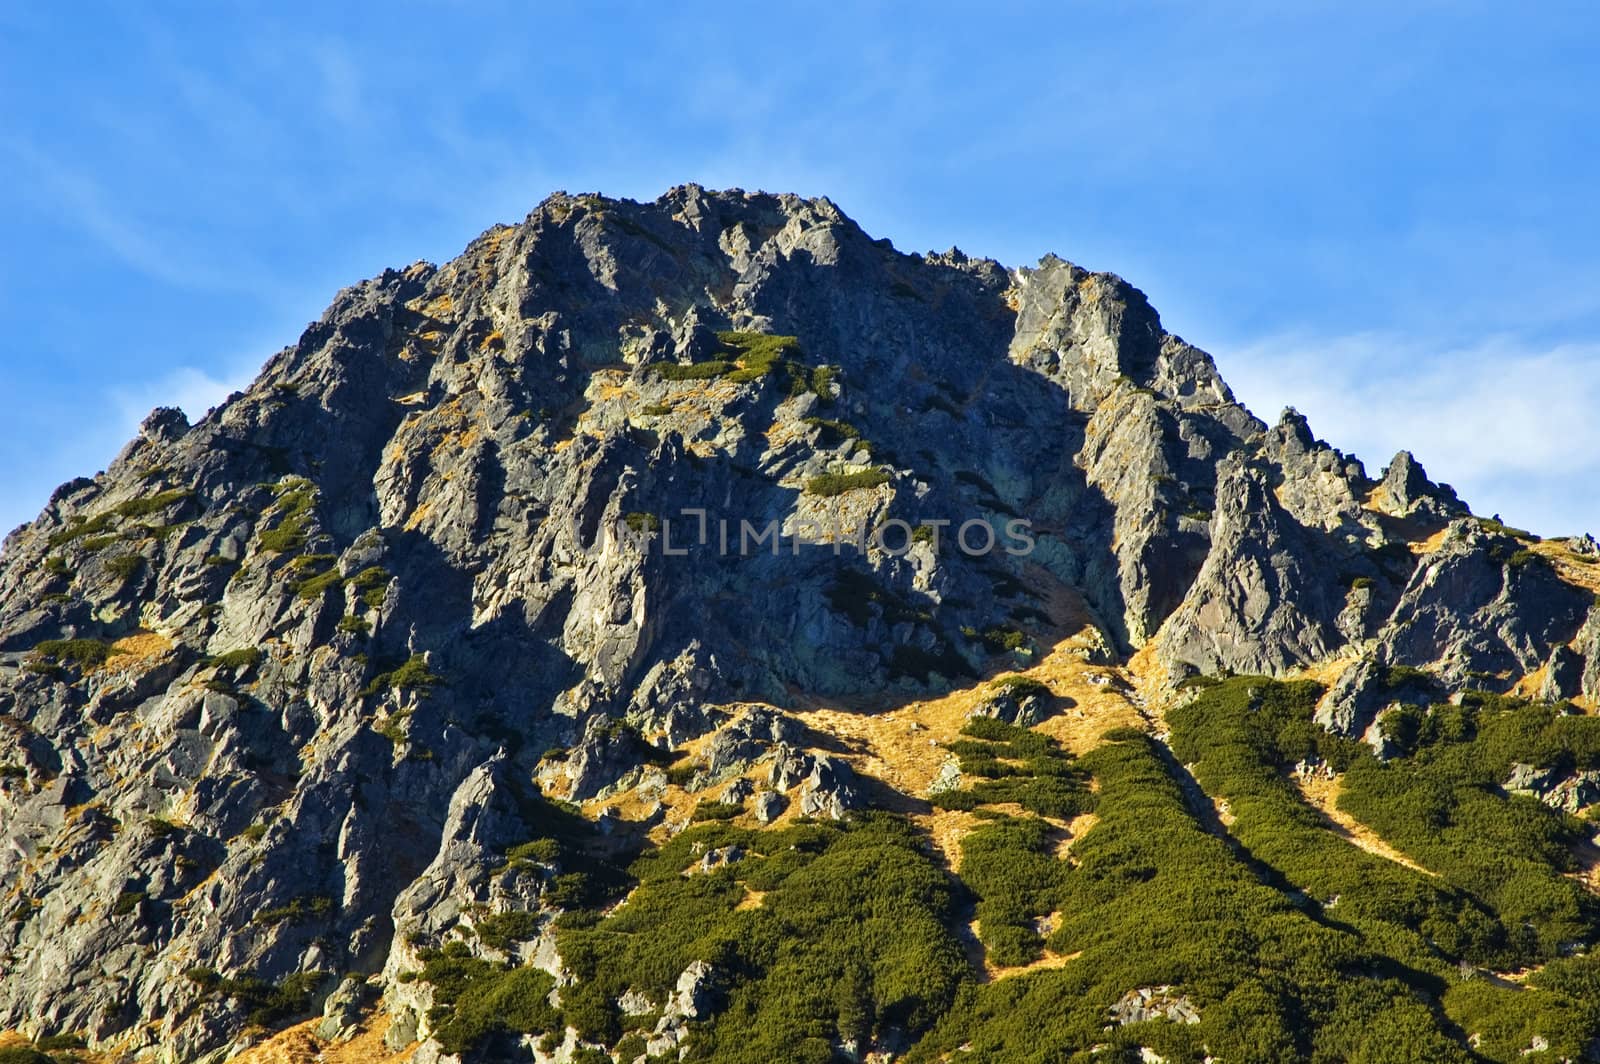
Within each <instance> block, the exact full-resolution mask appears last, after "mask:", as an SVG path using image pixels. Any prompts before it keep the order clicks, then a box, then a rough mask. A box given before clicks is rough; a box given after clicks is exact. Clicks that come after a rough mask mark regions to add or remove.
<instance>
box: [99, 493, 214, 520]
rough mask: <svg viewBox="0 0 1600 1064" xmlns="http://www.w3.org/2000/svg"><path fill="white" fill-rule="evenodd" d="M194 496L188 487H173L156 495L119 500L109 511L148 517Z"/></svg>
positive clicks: (128, 515) (119, 514)
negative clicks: (124, 500) (125, 500)
mask: <svg viewBox="0 0 1600 1064" xmlns="http://www.w3.org/2000/svg"><path fill="white" fill-rule="evenodd" d="M193 497H194V492H192V491H190V490H189V489H188V488H174V489H172V490H171V491H163V492H161V493H160V494H158V495H147V496H145V497H144V498H141V499H129V500H128V501H127V502H119V503H117V505H115V506H113V507H112V508H111V512H112V513H114V514H116V515H117V516H119V517H149V516H150V515H151V514H155V513H160V512H162V511H163V510H167V509H170V508H171V507H173V506H176V505H177V504H178V503H180V502H184V501H185V500H187V499H191V498H193Z"/></svg>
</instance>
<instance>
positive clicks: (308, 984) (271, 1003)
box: [184, 968, 327, 1027]
mask: <svg viewBox="0 0 1600 1064" xmlns="http://www.w3.org/2000/svg"><path fill="white" fill-rule="evenodd" d="M184 975H185V976H186V977H187V978H188V979H189V981H190V982H192V983H194V984H196V985H197V986H199V987H201V988H202V989H203V990H206V991H208V992H211V993H215V994H217V995H218V996H220V997H225V998H230V999H232V1000H234V1001H236V1002H238V1003H239V1004H240V1005H243V1006H244V1007H245V1009H246V1010H247V1012H246V1019H247V1020H248V1021H249V1022H250V1023H251V1024H253V1025H255V1026H257V1027H271V1026H273V1025H275V1024H277V1023H279V1022H281V1021H283V1020H285V1019H288V1018H290V1017H293V1016H297V1015H301V1014H303V1013H305V1012H307V1011H308V1010H309V1009H310V1008H311V998H312V995H313V994H315V993H316V989H317V987H318V985H320V984H321V983H322V981H323V980H324V979H325V978H327V976H326V975H325V974H324V973H322V972H318V971H309V972H296V973H295V974H293V975H290V976H287V977H285V978H284V979H283V980H281V981H279V982H277V983H272V982H268V981H267V980H265V979H261V978H258V977H256V976H253V975H240V976H237V977H234V978H223V977H222V976H220V975H218V974H217V973H216V972H215V971H214V970H212V969H210V968H190V969H189V970H188V971H186V972H185V973H184Z"/></svg>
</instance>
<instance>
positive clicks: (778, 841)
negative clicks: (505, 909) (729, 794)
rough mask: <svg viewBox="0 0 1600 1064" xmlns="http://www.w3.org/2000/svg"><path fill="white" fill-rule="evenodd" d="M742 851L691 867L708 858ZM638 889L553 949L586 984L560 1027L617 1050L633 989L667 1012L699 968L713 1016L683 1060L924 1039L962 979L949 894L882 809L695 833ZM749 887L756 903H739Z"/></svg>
mask: <svg viewBox="0 0 1600 1064" xmlns="http://www.w3.org/2000/svg"><path fill="white" fill-rule="evenodd" d="M727 846H738V847H741V848H742V850H743V851H744V854H745V856H744V857H743V858H742V859H740V860H736V861H733V862H730V863H727V864H724V865H721V866H719V867H717V868H715V869H713V870H712V871H710V872H699V871H695V872H694V873H693V874H689V875H685V874H684V873H685V871H686V870H688V869H690V868H691V867H693V866H696V865H697V864H698V862H699V854H700V853H702V852H704V851H705V850H707V849H709V848H717V847H727ZM632 872H633V875H634V876H635V877H636V878H637V879H638V881H639V883H638V886H637V887H636V888H635V890H634V891H633V893H632V894H631V895H630V896H629V899H628V903H627V904H626V905H624V906H622V907H621V908H619V909H617V910H615V911H614V912H613V913H612V914H611V915H610V916H607V917H605V918H603V919H601V918H599V917H598V916H597V915H594V914H589V915H587V916H582V915H578V914H569V916H568V917H563V918H562V920H561V921H560V924H559V927H558V931H557V947H558V949H559V950H560V953H561V957H562V961H563V963H564V964H565V965H566V966H567V967H568V968H569V969H570V970H571V971H572V972H573V973H574V975H575V976H576V977H577V982H576V983H575V984H574V985H573V986H571V987H568V988H565V989H564V990H563V991H562V1013H563V1017H562V1018H563V1020H564V1022H566V1023H568V1024H571V1025H572V1026H574V1027H575V1028H577V1030H578V1032H579V1034H580V1035H581V1036H582V1037H584V1038H586V1039H589V1040H593V1041H598V1042H602V1043H604V1044H607V1045H610V1044H614V1043H615V1042H616V1041H617V1040H618V1039H620V1038H621V1037H622V1036H623V1035H624V1033H625V1028H626V1018H625V1017H624V1016H623V1015H622V1014H621V1011H620V1009H619V1008H618V1007H617V1005H616V1000H617V998H618V997H619V996H620V995H621V994H622V993H624V992H625V991H626V990H628V989H630V988H631V989H635V990H637V991H639V992H641V993H643V994H644V995H645V996H647V997H648V998H650V999H651V1000H653V1001H657V1002H661V1001H664V1000H665V999H666V996H667V995H668V994H669V993H671V992H672V991H673V990H674V988H675V987H676V985H677V980H678V977H679V975H680V974H681V973H682V972H683V971H684V970H685V969H686V968H687V967H688V966H689V964H690V963H691V962H693V961H705V962H707V963H709V964H710V965H711V966H712V968H713V970H714V973H715V976H714V979H715V980H716V987H717V991H718V993H717V995H716V996H717V997H718V998H720V1000H719V1001H718V1008H717V1010H716V1011H717V1015H716V1018H715V1021H714V1022H712V1023H710V1024H707V1025H704V1026H700V1025H697V1026H696V1027H694V1028H692V1029H691V1033H690V1036H689V1047H690V1048H689V1059H696V1060H709V1059H714V1060H718V1061H729V1062H733V1064H746V1062H748V1064H768V1062H770V1061H774V1060H783V1061H792V1062H798V1064H811V1062H814V1064H831V1062H832V1061H834V1060H836V1059H837V1057H836V1050H835V1047H836V1046H837V1045H838V1044H839V1042H841V1041H844V1040H848V1039H864V1038H865V1037H867V1036H869V1035H871V1034H872V1033H873V1032H875V1031H880V1032H881V1031H883V1030H886V1029H888V1028H899V1029H901V1030H904V1031H907V1032H909V1033H911V1034H912V1035H915V1034H917V1033H920V1032H921V1031H923V1030H926V1029H927V1028H928V1026H929V1025H930V1024H931V1023H932V1022H933V1021H934V1020H935V1018H936V1017H938V1016H939V1015H940V1014H941V1013H943V1012H944V1011H945V1010H946V1009H947V1008H948V1007H949V1006H950V1005H951V1004H952V1003H953V1002H954V1000H955V997H956V993H957V990H958V988H959V987H960V986H961V985H962V983H963V982H964V981H965V980H966V979H967V978H968V977H969V970H968V967H967V963H966V960H965V958H964V957H963V955H962V952H961V948H960V945H959V943H958V942H957V941H956V940H955V938H954V937H953V936H952V934H951V933H950V931H949V927H950V926H951V925H952V923H953V921H954V919H955V917H956V902H957V896H956V893H955V888H954V886H953V884H952V883H951V882H950V880H949V879H948V877H946V876H945V875H944V873H942V872H941V871H940V870H939V869H938V868H937V867H936V866H935V865H934V864H933V863H932V862H931V860H930V859H929V858H928V856H927V854H926V853H925V852H924V846H923V843H922V841H921V839H920V838H919V837H918V835H917V834H916V833H915V832H914V831H913V830H912V829H911V828H910V826H909V825H907V824H906V823H905V822H904V821H902V820H900V819H898V818H894V817H889V816H886V815H877V816H869V817H865V818H862V819H860V820H857V821H852V822H847V823H844V824H837V825H836V824H814V823H805V824H800V825H797V826H794V827H791V828H786V829H781V830H767V831H742V830H739V829H736V828H732V827H730V826H728V825H725V824H720V823H710V824H700V825H696V826H693V827H691V828H689V829H688V830H686V831H684V832H683V833H682V834H681V835H679V836H678V837H677V838H675V839H673V840H672V841H670V842H668V843H667V844H665V845H664V846H662V847H661V848H660V849H659V850H654V851H651V852H648V853H646V854H645V855H644V856H643V857H641V858H640V859H639V860H638V861H637V862H635V864H634V866H633V869H632ZM750 891H759V892H763V893H764V895H765V896H764V897H763V899H762V902H761V905H759V906H757V907H746V908H743V909H740V908H739V905H740V903H741V902H742V901H743V900H744V899H745V898H746V896H747V894H748V893H749V892H750Z"/></svg>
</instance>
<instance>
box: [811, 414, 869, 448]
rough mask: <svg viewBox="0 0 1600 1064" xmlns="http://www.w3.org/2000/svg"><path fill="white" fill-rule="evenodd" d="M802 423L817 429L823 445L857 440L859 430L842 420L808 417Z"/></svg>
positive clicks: (859, 435) (834, 444) (828, 445)
mask: <svg viewBox="0 0 1600 1064" xmlns="http://www.w3.org/2000/svg"><path fill="white" fill-rule="evenodd" d="M804 423H805V424H807V425H810V426H811V427H812V428H814V429H816V430H817V433H818V436H819V437H820V442H821V444H822V446H824V447H837V446H838V445H839V444H841V443H843V442H845V441H846V440H859V439H860V438H861V430H860V429H858V428H856V427H855V426H854V425H851V424H849V423H848V422H844V421H834V420H833V419H831V418H825V417H808V418H805V419H804Z"/></svg>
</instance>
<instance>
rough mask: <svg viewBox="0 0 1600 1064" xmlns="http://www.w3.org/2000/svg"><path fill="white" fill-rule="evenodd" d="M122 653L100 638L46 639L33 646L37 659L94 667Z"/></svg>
mask: <svg viewBox="0 0 1600 1064" xmlns="http://www.w3.org/2000/svg"><path fill="white" fill-rule="evenodd" d="M120 653H122V652H121V651H120V650H117V649H116V648H115V647H113V646H111V644H109V643H106V642H104V641H102V640H99V639H46V640H45V641H44V642H42V643H40V644H38V645H37V646H35V647H34V648H33V658H34V660H36V661H43V662H54V663H56V664H60V665H66V664H71V665H76V666H78V667H79V668H80V669H92V668H96V667H97V666H100V665H104V664H105V663H106V659H108V658H109V657H111V655H113V654H120Z"/></svg>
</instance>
